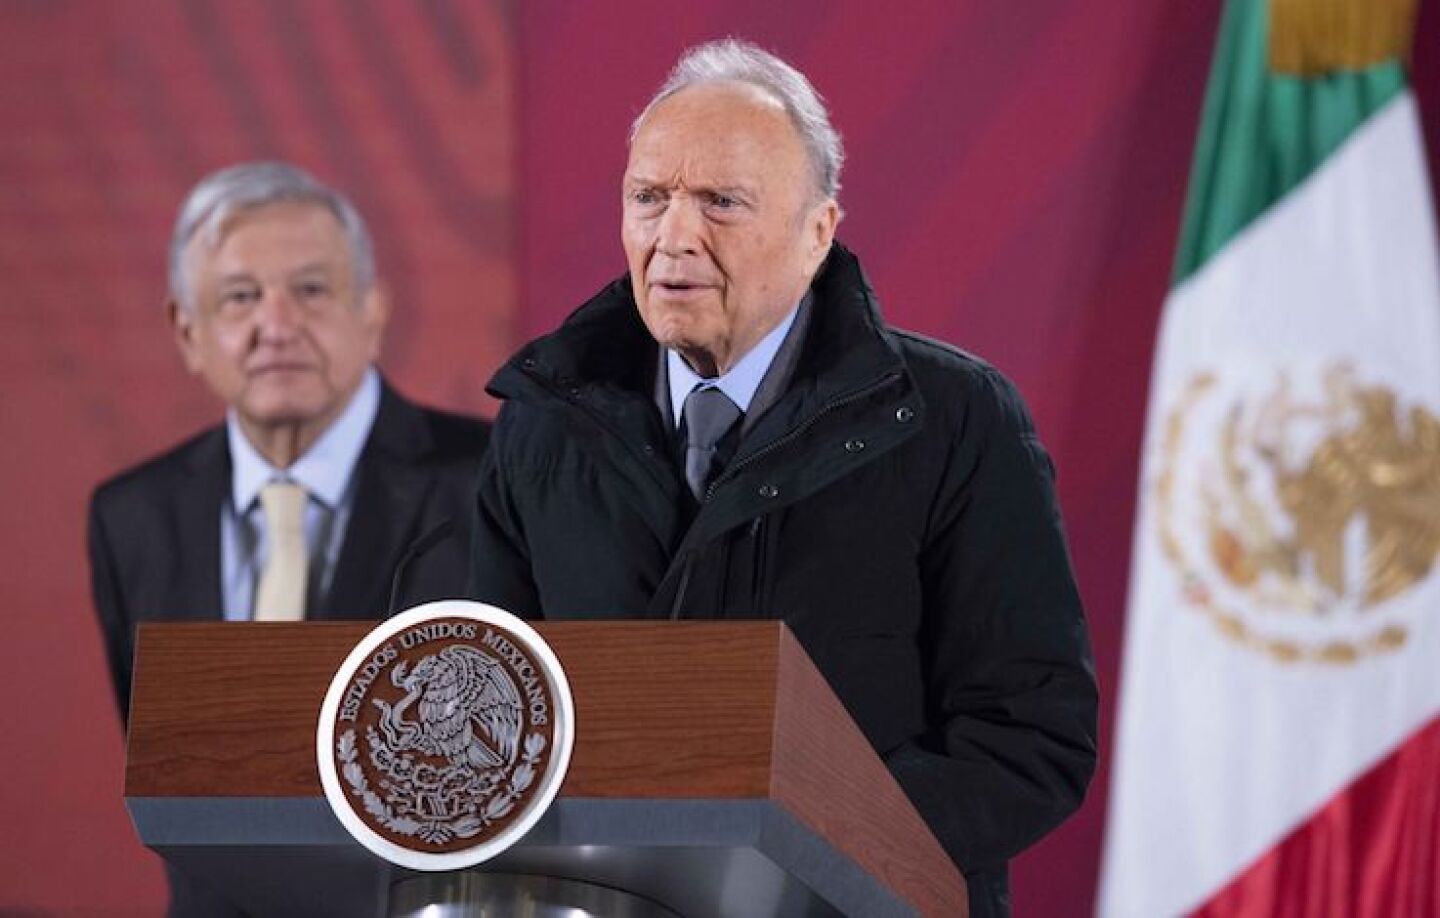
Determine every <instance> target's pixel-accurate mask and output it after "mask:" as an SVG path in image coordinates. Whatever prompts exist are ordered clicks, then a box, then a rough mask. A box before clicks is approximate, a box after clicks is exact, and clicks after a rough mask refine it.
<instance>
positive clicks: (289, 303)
mask: <svg viewBox="0 0 1440 918" xmlns="http://www.w3.org/2000/svg"><path fill="white" fill-rule="evenodd" d="M301 318H302V317H301V312H300V304H299V303H298V302H296V301H295V297H293V296H291V295H290V292H289V291H288V290H286V289H284V288H283V287H277V288H273V289H270V290H266V291H265V293H264V295H262V296H261V297H260V303H259V306H258V308H257V309H256V310H255V320H256V326H257V329H258V330H259V332H260V336H261V337H262V338H266V337H269V338H285V337H288V336H290V335H292V334H294V333H295V331H296V329H298V328H299V327H300V324H301Z"/></svg>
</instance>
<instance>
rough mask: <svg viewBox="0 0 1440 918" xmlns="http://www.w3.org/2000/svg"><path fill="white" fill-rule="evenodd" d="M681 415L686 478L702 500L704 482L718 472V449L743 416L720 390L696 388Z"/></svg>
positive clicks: (687, 398) (696, 496) (691, 488)
mask: <svg viewBox="0 0 1440 918" xmlns="http://www.w3.org/2000/svg"><path fill="white" fill-rule="evenodd" d="M681 418H682V419H683V420H684V424H685V481H686V482H687V483H688V484H689V485H690V493H692V494H694V495H695V498H696V499H697V500H699V499H700V498H701V497H703V496H704V494H705V485H707V484H709V482H710V479H711V477H713V476H714V475H715V473H716V472H718V471H719V468H718V466H717V463H716V462H715V448H716V446H717V445H718V444H719V443H720V440H721V438H723V437H724V436H725V434H726V432H727V431H729V430H730V428H731V427H734V426H735V422H736V421H738V420H739V419H740V409H739V408H738V407H736V405H735V403H734V402H732V401H730V397H729V396H727V395H726V394H725V393H724V392H721V391H720V390H719V389H716V388H714V387H711V388H708V389H699V388H696V389H692V390H690V394H689V395H687V396H685V407H684V408H682V409H681Z"/></svg>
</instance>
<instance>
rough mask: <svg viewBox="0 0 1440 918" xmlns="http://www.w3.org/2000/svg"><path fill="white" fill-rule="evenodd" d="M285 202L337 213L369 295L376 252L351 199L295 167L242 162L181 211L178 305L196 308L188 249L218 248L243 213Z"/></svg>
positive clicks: (175, 260)
mask: <svg viewBox="0 0 1440 918" xmlns="http://www.w3.org/2000/svg"><path fill="white" fill-rule="evenodd" d="M282 201H297V202H302V203H307V204H315V205H317V206H319V207H324V208H325V209H326V210H329V211H330V213H332V214H334V215H335V219H336V220H338V221H339V222H340V226H341V228H342V229H343V230H344V232H345V238H346V240H347V241H348V242H349V244H350V255H351V260H352V261H353V263H354V267H355V285H356V288H357V291H358V292H360V293H365V292H366V291H368V290H369V289H370V288H371V286H373V285H374V283H375V249H374V246H373V245H372V244H371V242H370V232H369V230H367V229H366V228H365V221H364V219H363V218H361V216H360V212H359V211H358V210H356V209H355V206H354V205H353V204H351V203H350V201H349V199H347V198H346V197H345V196H344V195H343V194H341V193H340V192H338V191H336V190H335V189H333V188H331V187H329V186H328V185H325V184H322V183H321V182H320V181H319V180H318V179H316V178H315V177H314V176H313V175H311V174H310V173H308V172H306V171H305V170H303V169H300V168H297V167H295V166H292V165H290V164H289V163H281V162H254V163H241V164H239V165H237V166H230V167H229V168H226V169H221V170H220V171H218V172H212V173H210V174H209V175H207V176H205V178H203V179H201V180H200V182H199V183H198V184H197V185H196V186H195V187H194V188H193V189H192V190H191V191H190V194H189V195H188V196H187V197H186V198H185V203H184V204H182V205H181V206H180V215H179V216H178V217H177V218H176V220H175V232H174V234H173V235H172V236H171V237H170V256H169V276H170V295H171V296H172V297H174V298H175V301H176V302H178V303H179V304H180V305H181V307H183V308H185V309H193V308H194V299H193V296H194V291H193V290H191V289H190V283H189V278H188V277H187V275H186V271H185V249H186V247H188V246H189V245H190V241H191V240H192V239H194V238H195V237H196V236H201V237H202V238H203V239H204V241H205V242H206V243H207V244H209V245H212V246H213V245H215V244H217V243H218V242H219V241H220V234H221V232H222V230H223V229H224V226H225V224H226V222H227V221H229V220H230V219H231V218H232V217H234V216H235V215H236V214H237V213H240V212H241V211H245V210H250V209H253V208H256V207H263V206H264V205H266V204H277V203H280V202H282Z"/></svg>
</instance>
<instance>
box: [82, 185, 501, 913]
mask: <svg viewBox="0 0 1440 918" xmlns="http://www.w3.org/2000/svg"><path fill="white" fill-rule="evenodd" d="M169 275H170V278H169V280H170V298H169V301H168V303H167V309H168V312H169V318H170V325H171V328H172V330H173V332H174V335H175V341H176V344H177V345H178V347H179V349H180V354H181V357H182V358H183V360H184V362H185V366H186V367H187V368H188V369H189V370H190V372H191V373H193V374H195V375H196V376H198V377H200V378H201V379H202V380H204V382H205V384H206V385H207V386H208V387H209V388H210V389H211V391H213V392H214V393H215V394H216V395H217V396H218V397H219V398H220V399H221V400H222V401H223V402H224V403H225V405H226V406H227V410H226V415H225V420H224V422H223V423H221V424H219V425H217V426H215V427H213V428H210V429H209V430H206V431H204V432H202V433H201V434H199V435H198V436H196V437H194V438H192V439H190V440H188V441H187V442H185V443H183V444H181V445H180V446H178V447H176V448H174V449H172V450H171V451H169V452H167V453H165V454H163V455H161V456H159V457H157V458H155V459H152V460H150V461H148V462H146V463H144V464H142V465H140V466H139V467H137V468H135V469H132V470H129V471H127V472H124V473H122V474H121V475H119V476H118V477H116V478H114V479H112V480H110V481H108V482H106V483H105V484H103V485H101V486H100V487H99V488H98V489H97V490H96V492H95V495H94V498H93V500H92V502H91V507H90V529H89V532H90V536H89V546H90V562H91V570H92V577H93V588H94V596H95V606H96V610H97V612H98V613H99V617H100V624H101V627H102V628H103V630H104V635H105V641H106V646H107V649H108V653H109V661H110V670H111V675H112V677H113V679H114V683H115V692H116V697H117V699H118V701H119V704H120V711H121V716H122V717H128V709H129V697H130V680H131V661H132V657H133V654H134V637H135V626H136V623H137V622H140V621H147V620H170V621H175V620H186V621H196V620H206V619H217V620H218V619H222V618H223V619H225V620H230V621H247V620H264V621H287V620H289V621H294V620H299V619H327V618H381V617H384V616H385V614H386V613H387V611H388V610H389V608H390V593H391V589H392V578H394V577H395V573H396V568H397V565H398V564H399V563H400V562H401V560H402V558H403V557H404V556H405V554H406V552H407V549H408V548H410V546H411V545H412V544H413V543H414V542H415V541H416V540H417V539H421V538H426V537H428V536H432V534H434V533H439V532H441V531H443V529H444V527H445V526H446V525H447V523H446V521H447V520H448V521H450V523H449V525H450V526H453V527H455V528H457V529H458V534H457V536H456V537H454V538H450V539H446V540H442V541H440V542H438V543H436V544H434V545H433V547H431V548H430V549H428V550H426V551H424V552H423V553H420V554H419V555H418V556H417V557H415V558H414V559H413V561H412V562H407V563H406V565H405V569H404V570H403V571H402V572H401V577H400V578H399V579H400V582H399V583H397V584H395V585H396V586H398V587H401V588H402V589H401V590H400V592H399V596H400V597H402V598H403V600H404V605H410V604H413V603H415V602H420V601H425V600H430V599H440V598H446V597H454V596H458V595H462V594H463V591H464V586H465V573H464V572H465V565H466V560H465V559H466V555H465V546H466V545H467V543H468V536H467V532H468V518H469V513H470V510H469V507H470V495H471V481H472V479H473V476H474V469H475V464H476V461H477V460H478V458H479V456H480V454H481V453H482V451H483V450H484V448H485V444H486V440H487V438H488V436H489V425H488V424H486V423H484V422H482V421H479V420H476V419H473V418H468V417H462V416H459V415H453V414H446V413H443V412H439V411H434V410H431V409H429V408H424V407H421V406H419V405H416V404H414V403H413V402H410V401H409V400H407V399H406V398H404V397H403V396H401V395H400V394H399V393H397V392H396V391H395V390H394V389H392V388H391V387H390V386H389V385H388V384H387V383H386V382H385V381H384V380H383V379H382V378H381V376H380V374H379V372H378V371H377V369H376V367H375V361H376V360H377V359H378V358H379V355H380V348H381V341H382V338H383V335H384V331H385V324H386V320H387V319H388V317H389V309H390V307H389V303H388V302H387V299H386V296H385V292H384V290H383V288H382V286H381V285H380V284H379V282H378V279H377V277H376V269H375V257H374V252H373V249H372V245H371V241H370V235H369V232H368V231H367V229H366V227H365V223H364V221H363V220H362V219H361V217H360V215H359V213H358V212H357V211H356V210H355V208H354V206H353V205H352V204H351V203H350V202H349V201H348V200H347V199H346V198H345V197H344V196H343V195H341V194H340V193H338V192H337V191H335V190H334V189H331V188H328V187H326V186H325V185H323V184H321V183H320V182H318V181H317V180H316V179H314V178H313V177H312V176H310V175H308V174H306V173H305V172H303V171H301V170H300V169H297V168H295V167H294V166H290V165H287V164H284V163H249V164H244V165H238V166H234V167H231V168H228V169H224V170H221V171H219V172H216V173H214V174H212V175H210V176H207V177H206V178H205V179H203V180H202V181H201V182H200V183H199V184H198V185H196V186H195V188H194V190H192V191H191V193H190V195H189V197H187V198H186V200H185V203H184V205H183V206H182V207H181V209H180V214H179V218H178V220H177V221H176V225H175V232H174V236H173V238H172V240H171V245H170V253H169ZM427 541H430V539H428V538H427ZM172 890H173V899H172V905H171V913H172V914H184V915H210V914H227V913H229V908H228V906H225V905H224V904H223V903H221V902H220V901H218V900H217V899H215V898H214V897H213V896H212V895H210V894H209V893H208V892H207V891H206V890H204V889H203V888H201V887H200V886H199V885H198V884H192V883H189V882H187V881H185V880H183V878H179V877H176V876H174V875H173V872H172Z"/></svg>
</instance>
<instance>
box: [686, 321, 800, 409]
mask: <svg viewBox="0 0 1440 918" xmlns="http://www.w3.org/2000/svg"><path fill="white" fill-rule="evenodd" d="M799 310H800V305H799V304H798V303H797V304H796V305H795V308H794V309H791V310H790V312H789V313H787V314H786V315H785V318H783V319H781V320H780V324H778V325H776V326H775V327H774V328H772V329H770V333H769V334H767V335H766V336H765V337H763V338H761V339H760V341H759V343H757V344H756V345H755V346H754V347H752V348H751V349H750V351H749V353H747V354H746V355H745V356H743V357H741V358H740V361H739V362H738V363H736V364H735V366H733V367H731V368H730V372H728V373H724V374H722V375H720V376H716V377H713V378H706V377H704V376H701V375H700V374H698V373H696V372H695V371H694V370H692V369H690V364H688V363H686V362H685V358H684V357H681V356H680V355H679V354H678V353H676V352H675V351H673V350H670V349H669V348H667V349H666V350H665V372H666V375H667V376H668V377H669V382H670V408H671V414H670V417H672V418H674V420H675V428H676V429H677V430H678V429H679V428H680V414H681V410H682V409H683V408H684V407H685V397H686V396H687V395H689V394H690V393H691V392H692V391H693V390H695V389H696V388H701V389H708V388H711V387H714V388H716V389H719V390H720V391H721V392H724V393H725V395H726V396H727V397H728V398H729V399H730V401H732V402H734V403H735V405H736V407H738V408H739V409H740V412H741V414H744V413H746V412H748V411H749V410H750V402H751V401H752V400H753V399H754V398H755V390H757V389H759V388H760V383H761V381H762V380H764V379H765V374H766V372H767V371H769V369H770V364H771V363H773V362H774V361H775V355H776V353H778V352H779V350H780V345H781V344H783V343H784V342H785V336H786V335H787V334H789V333H790V326H791V325H793V324H794V323H795V314H796V313H797V312H799Z"/></svg>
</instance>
